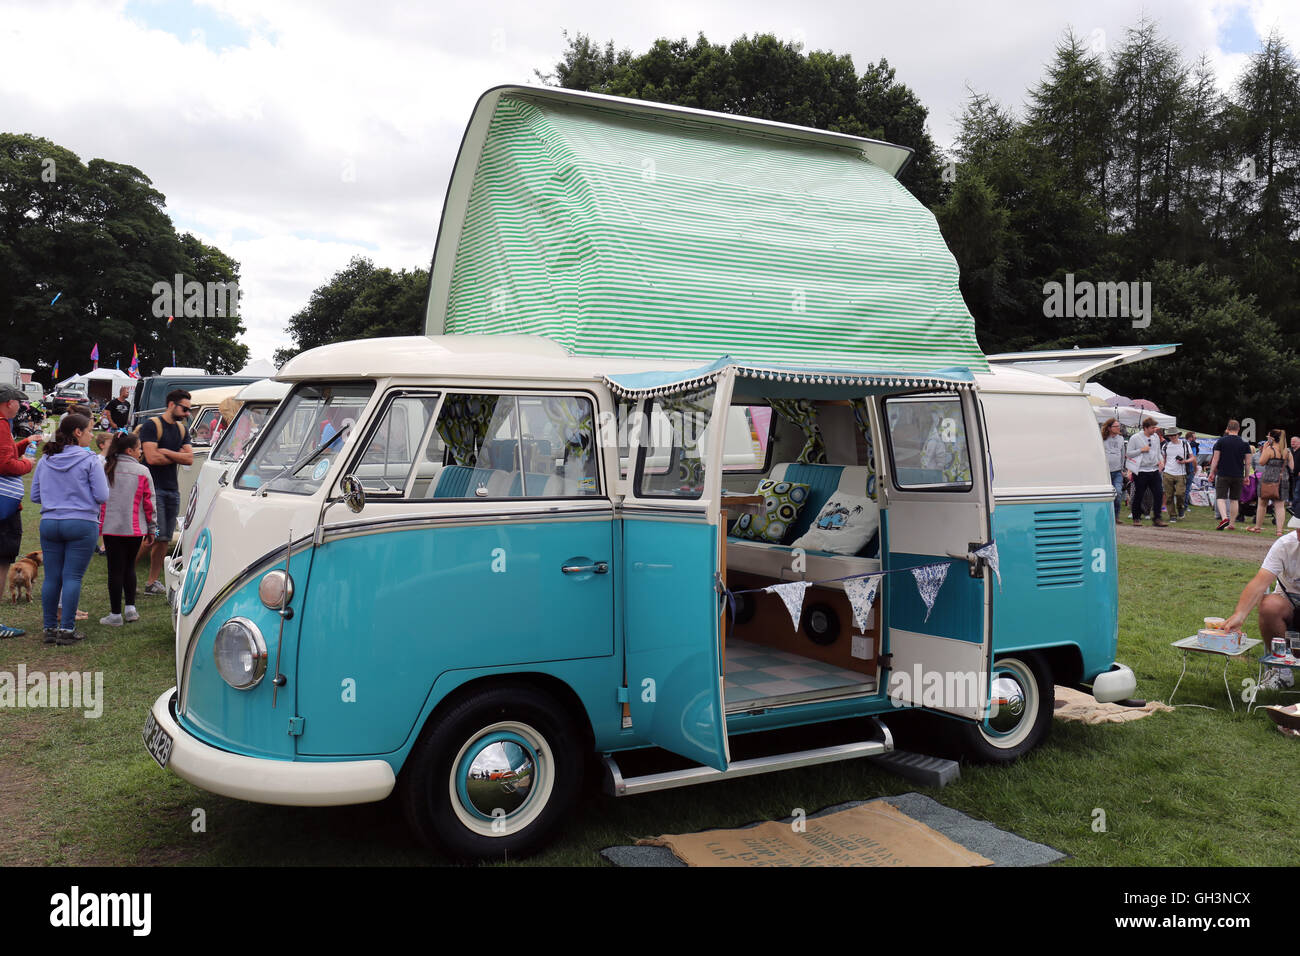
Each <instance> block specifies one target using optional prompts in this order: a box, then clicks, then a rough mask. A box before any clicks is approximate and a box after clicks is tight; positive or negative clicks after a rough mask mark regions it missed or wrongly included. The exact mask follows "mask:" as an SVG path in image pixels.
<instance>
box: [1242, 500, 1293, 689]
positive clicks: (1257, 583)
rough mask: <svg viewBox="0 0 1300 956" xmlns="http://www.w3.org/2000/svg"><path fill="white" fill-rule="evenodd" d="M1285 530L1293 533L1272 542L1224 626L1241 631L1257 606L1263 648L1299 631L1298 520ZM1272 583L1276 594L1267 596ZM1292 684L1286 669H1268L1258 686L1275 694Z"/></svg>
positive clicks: (1289, 672) (1289, 673) (1288, 670)
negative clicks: (1272, 639)
mask: <svg viewBox="0 0 1300 956" xmlns="http://www.w3.org/2000/svg"><path fill="white" fill-rule="evenodd" d="M1288 526H1289V527H1291V528H1294V529H1297V530H1296V531H1295V533H1294V534H1287V535H1283V536H1282V537H1280V538H1278V539H1277V540H1276V541H1275V542H1273V547H1271V548H1269V549H1268V554H1266V555H1265V556H1264V563H1263V564H1262V565H1261V566H1260V569H1259V571H1258V573H1256V575H1255V576H1254V577H1253V578H1251V579H1250V583H1249V584H1247V585H1246V587H1245V588H1244V589H1243V590H1242V592H1241V597H1240V598H1238V600H1237V608H1236V610H1234V611H1233V612H1232V617H1230V618H1228V620H1227V622H1226V623H1225V624H1224V627H1225V628H1226V629H1227V630H1229V631H1239V630H1241V626H1242V624H1244V623H1245V621H1246V618H1247V617H1249V616H1250V612H1251V611H1252V610H1253V609H1254V607H1255V605H1256V604H1258V605H1259V636H1260V638H1261V639H1263V641H1264V644H1265V646H1267V645H1268V642H1269V639H1270V638H1274V637H1284V636H1285V635H1286V632H1287V631H1289V630H1297V629H1300V614H1297V613H1296V608H1297V607H1300V519H1297V518H1292V519H1291V522H1290V524H1289V525H1288ZM1274 581H1276V582H1277V584H1278V591H1277V593H1274V594H1269V593H1268V589H1269V588H1270V587H1272V586H1273V582H1274ZM1294 683H1295V679H1294V678H1293V677H1292V676H1291V670H1290V668H1285V667H1272V668H1269V671H1268V673H1267V674H1266V675H1264V679H1263V680H1262V681H1260V684H1259V686H1260V687H1262V688H1264V689H1265V690H1279V689H1280V688H1283V687H1291V686H1293V685H1294Z"/></svg>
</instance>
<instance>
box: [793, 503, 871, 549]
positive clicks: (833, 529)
mask: <svg viewBox="0 0 1300 956" xmlns="http://www.w3.org/2000/svg"><path fill="white" fill-rule="evenodd" d="M879 527H880V509H879V508H878V507H877V506H876V503H875V502H874V501H872V500H871V499H870V498H867V497H863V496H859V495H845V494H841V493H839V492H836V493H835V494H833V495H831V497H830V499H829V500H828V501H827V502H826V505H825V506H824V507H823V508H822V510H821V512H820V513H819V514H818V515H817V519H816V520H815V521H814V522H813V523H812V527H810V528H809V529H808V533H807V534H805V535H803V536H802V537H800V538H799V539H797V540H796V541H795V542H794V544H793V545H791V547H795V548H803V549H804V550H805V551H829V552H830V553H831V554H857V553H858V552H859V551H861V550H862V549H863V548H864V547H865V546H866V544H867V542H868V541H870V540H871V536H872V535H874V534H875V533H876V530H877V529H878V528H879Z"/></svg>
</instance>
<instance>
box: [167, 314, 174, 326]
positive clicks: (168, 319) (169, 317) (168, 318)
mask: <svg viewBox="0 0 1300 956" xmlns="http://www.w3.org/2000/svg"><path fill="white" fill-rule="evenodd" d="M175 321H176V316H174V315H169V316H167V328H169V329H170V328H171V327H172V323H173V322H175Z"/></svg>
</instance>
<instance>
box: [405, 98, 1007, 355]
mask: <svg viewBox="0 0 1300 956" xmlns="http://www.w3.org/2000/svg"><path fill="white" fill-rule="evenodd" d="M909 155H910V151H909V150H907V149H905V148H904V147H899V146H894V145H891V144H888V143H881V142H878V141H875V140H869V139H862V138H859V137H852V136H844V135H841V134H837V133H828V132H825V131H823V130H811V129H803V128H800V127H794V126H787V125H785V124H781V123H771V122H766V121H762V120H753V119H748V118H745V117H737V116H726V115H722V114H717V113H707V112H703V111H700V110H690V109H685V108H681V107H669V106H664V105H662V104H656V103H643V102H639V101H636V100H626V99H622V98H619V97H608V96H598V95H595V94H587V93H575V92H573V91H569V90H559V89H535V88H525V87H503V88H499V89H495V90H491V91H489V92H488V93H486V94H485V95H484V96H483V97H482V98H481V99H480V101H479V103H478V106H477V107H476V108H475V111H474V115H473V117H472V118H471V120H470V124H469V128H468V129H467V131H466V134H465V140H464V142H463V143H462V146H461V152H460V155H459V157H458V159H457V162H456V167H455V169H454V171H453V174H452V179H451V184H450V187H449V189H448V195H447V201H446V203H445V205H444V209H443V220H442V226H441V228H440V231H439V236H438V246H437V250H436V252H435V255H434V262H433V279H432V285H431V289H430V296H429V306H428V314H427V321H426V332H427V333H428V334H430V335H436V334H439V333H444V332H446V333H455V332H476V333H532V334H539V335H545V336H547V337H549V338H551V339H552V340H554V341H556V342H558V343H559V344H561V345H562V346H563V347H564V348H565V349H567V350H568V351H569V352H570V353H572V354H575V355H622V356H641V357H647V358H673V359H697V358H698V359H701V360H702V361H710V360H714V359H717V358H718V357H720V356H723V355H736V356H742V357H743V358H744V360H745V361H747V362H757V363H769V364H770V363H780V364H783V365H806V366H813V367H819V368H852V369H855V370H879V371H882V372H885V371H887V372H893V373H895V374H898V373H902V372H909V371H911V372H917V371H929V370H936V369H943V368H952V367H964V368H969V369H973V370H977V371H982V370H985V369H987V364H986V363H985V360H984V356H983V355H982V354H981V352H980V350H979V347H978V345H977V344H976V341H975V330H974V323H973V321H972V319H971V317H970V314H969V312H967V310H966V307H965V304H964V303H963V301H962V298H961V294H960V292H959V291H958V288H957V265H956V263H955V261H954V260H953V257H952V255H951V253H949V251H948V248H947V246H946V245H945V244H944V241H943V237H942V236H941V235H940V233H939V229H938V226H937V224H936V223H935V220H934V216H933V215H931V213H930V212H929V211H928V210H927V209H926V208H925V207H924V206H922V205H921V203H920V202H918V201H917V200H916V199H915V198H914V197H913V196H912V195H911V194H910V193H909V192H908V191H907V190H906V189H905V188H903V186H901V185H900V184H899V183H898V181H897V180H896V179H895V178H894V176H895V174H896V173H897V172H898V171H899V170H900V169H901V168H902V167H903V165H904V164H905V163H906V160H907V159H908V157H909Z"/></svg>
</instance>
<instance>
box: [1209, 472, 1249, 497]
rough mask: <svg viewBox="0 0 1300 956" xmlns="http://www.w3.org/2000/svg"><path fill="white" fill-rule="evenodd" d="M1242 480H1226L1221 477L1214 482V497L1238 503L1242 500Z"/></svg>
mask: <svg viewBox="0 0 1300 956" xmlns="http://www.w3.org/2000/svg"><path fill="white" fill-rule="evenodd" d="M1243 480H1244V479H1241V478H1226V477H1224V476H1223V475H1220V476H1219V477H1218V478H1216V479H1215V480H1214V497H1216V498H1226V499H1228V500H1229V501H1237V500H1239V499H1240V498H1241V483H1242V481H1243Z"/></svg>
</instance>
